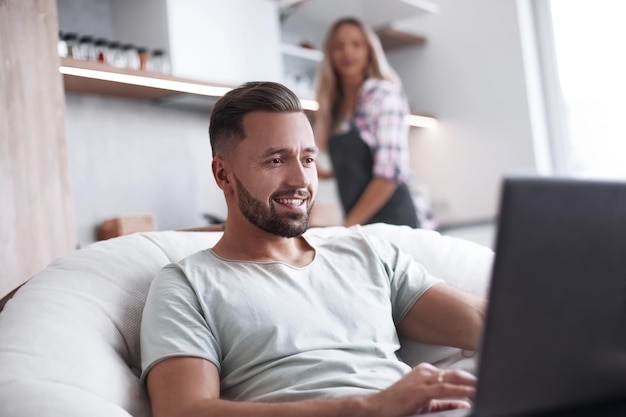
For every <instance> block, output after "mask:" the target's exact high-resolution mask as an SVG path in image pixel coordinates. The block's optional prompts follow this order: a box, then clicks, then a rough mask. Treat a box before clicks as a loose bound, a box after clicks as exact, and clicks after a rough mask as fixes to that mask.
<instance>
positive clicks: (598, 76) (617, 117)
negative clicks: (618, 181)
mask: <svg viewBox="0 0 626 417" xmlns="http://www.w3.org/2000/svg"><path fill="white" fill-rule="evenodd" d="M550 7H551V14H552V27H553V31H554V33H553V36H554V44H555V51H556V63H557V67H558V77H559V79H560V88H561V92H562V96H563V97H562V103H563V106H564V109H563V110H564V111H563V112H562V114H563V115H564V117H565V127H566V129H565V136H566V137H565V138H564V145H565V146H566V147H567V149H566V150H567V155H568V161H567V166H568V171H571V172H569V174H574V175H581V176H590V177H608V178H626V25H624V19H625V18H626V1H622V0H550Z"/></svg>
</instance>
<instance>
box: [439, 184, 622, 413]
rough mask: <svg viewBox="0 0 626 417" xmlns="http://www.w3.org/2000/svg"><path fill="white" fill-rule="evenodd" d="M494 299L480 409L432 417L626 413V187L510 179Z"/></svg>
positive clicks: (502, 206)
mask: <svg viewBox="0 0 626 417" xmlns="http://www.w3.org/2000/svg"><path fill="white" fill-rule="evenodd" d="M489 300H490V301H489V307H488V311H487V317H486V322H485V330H484V334H483V340H482V347H481V357H480V360H479V364H478V368H477V377H478V383H477V387H476V398H475V401H474V404H473V409H471V410H454V411H447V412H439V413H431V414H427V415H432V416H442V417H443V416H446V417H447V416H455V417H456V416H463V415H469V416H479V417H495V416H498V417H500V416H520V415H524V416H528V415H533V416H534V415H551V414H550V412H551V411H555V410H570V412H566V413H565V414H562V413H561V414H559V415H568V416H573V415H589V416H597V415H600V414H599V413H596V412H592V411H589V412H588V413H586V412H584V411H581V410H585V409H587V408H585V407H589V406H591V407H595V405H596V404H613V402H615V403H614V404H619V405H618V406H609V408H608V409H612V410H615V409H616V407H618V408H619V410H621V411H618V413H619V414H617V415H622V416H623V415H626V182H617V181H615V182H610V181H595V180H577V179H560V178H545V177H510V178H506V179H505V180H504V181H503V185H502V190H501V197H500V211H499V218H498V228H497V235H496V246H495V259H494V265H493V271H492V277H491V285H490V289H489ZM599 407H600V408H601V407H602V406H599ZM600 408H597V410H600ZM592 409H593V408H592ZM576 410H579V411H580V413H579V414H577V412H576ZM602 415H604V414H602ZM606 415H611V414H606Z"/></svg>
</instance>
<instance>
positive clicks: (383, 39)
mask: <svg viewBox="0 0 626 417" xmlns="http://www.w3.org/2000/svg"><path fill="white" fill-rule="evenodd" d="M376 34H377V35H378V37H379V38H380V43H381V44H382V46H383V49H384V50H385V51H391V50H394V49H398V48H404V47H407V46H422V45H424V44H425V43H426V38H425V37H424V36H418V35H414V34H412V33H407V32H403V31H401V30H397V29H393V28H391V27H384V28H381V29H378V30H377V31H376Z"/></svg>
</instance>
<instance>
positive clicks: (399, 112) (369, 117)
mask: <svg viewBox="0 0 626 417" xmlns="http://www.w3.org/2000/svg"><path fill="white" fill-rule="evenodd" d="M317 100H318V102H319V105H320V108H319V111H318V112H317V115H316V122H315V127H314V131H315V138H316V142H317V144H318V146H319V147H320V149H322V151H326V152H327V153H328V155H329V157H330V161H331V163H332V172H330V171H327V170H324V169H320V178H328V177H330V176H332V175H334V176H335V178H336V180H337V186H338V190H339V196H340V200H341V204H342V206H343V210H344V215H345V217H344V225H345V226H351V225H354V224H366V223H376V222H384V223H390V224H401V225H408V226H411V227H419V221H418V218H417V214H416V210H415V206H414V203H413V199H412V196H411V193H410V190H409V187H408V182H409V181H410V177H411V172H410V169H409V164H408V125H407V124H406V121H405V119H406V115H407V113H408V104H407V101H406V98H405V96H404V93H403V91H402V86H401V84H400V81H399V79H398V77H397V75H396V74H395V72H394V71H393V69H392V68H391V67H390V66H389V64H388V63H387V59H386V57H385V54H384V52H383V50H382V47H381V45H380V40H379V39H378V37H377V36H376V34H375V33H374V32H373V31H372V30H371V29H370V28H369V27H368V26H367V25H365V24H364V23H363V22H361V21H360V20H358V19H355V18H352V17H349V18H343V19H340V20H338V21H337V22H335V23H334V24H333V25H332V26H331V27H330V29H329V31H328V34H327V35H326V40H325V44H324V59H323V60H322V63H321V65H320V69H319V72H318V80H317Z"/></svg>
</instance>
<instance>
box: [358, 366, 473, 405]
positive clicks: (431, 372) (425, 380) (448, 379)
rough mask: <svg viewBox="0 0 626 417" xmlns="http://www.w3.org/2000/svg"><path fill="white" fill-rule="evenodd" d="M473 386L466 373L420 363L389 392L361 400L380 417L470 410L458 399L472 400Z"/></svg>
mask: <svg viewBox="0 0 626 417" xmlns="http://www.w3.org/2000/svg"><path fill="white" fill-rule="evenodd" d="M475 385H476V378H475V377H474V376H473V375H472V374H470V373H468V372H465V371H461V370H452V369H450V370H441V369H438V368H435V367H434V366H432V365H430V364H428V363H421V364H419V365H418V366H416V367H415V368H414V369H413V370H412V371H411V372H410V373H409V374H407V375H405V376H404V378H402V379H401V380H399V381H398V382H396V383H395V384H393V385H392V386H390V387H389V388H388V389H386V390H384V391H381V392H380V393H378V394H373V395H371V396H369V397H365V399H364V400H365V401H366V403H368V404H367V406H366V407H367V408H369V409H371V410H372V414H371V415H376V416H380V417H397V416H408V415H411V414H419V413H429V412H434V411H443V410H452V409H457V408H469V407H470V406H471V404H470V403H469V402H468V401H466V400H462V399H459V398H468V399H471V398H473V397H474V394H475V392H476V389H475ZM368 415H369V413H368Z"/></svg>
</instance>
